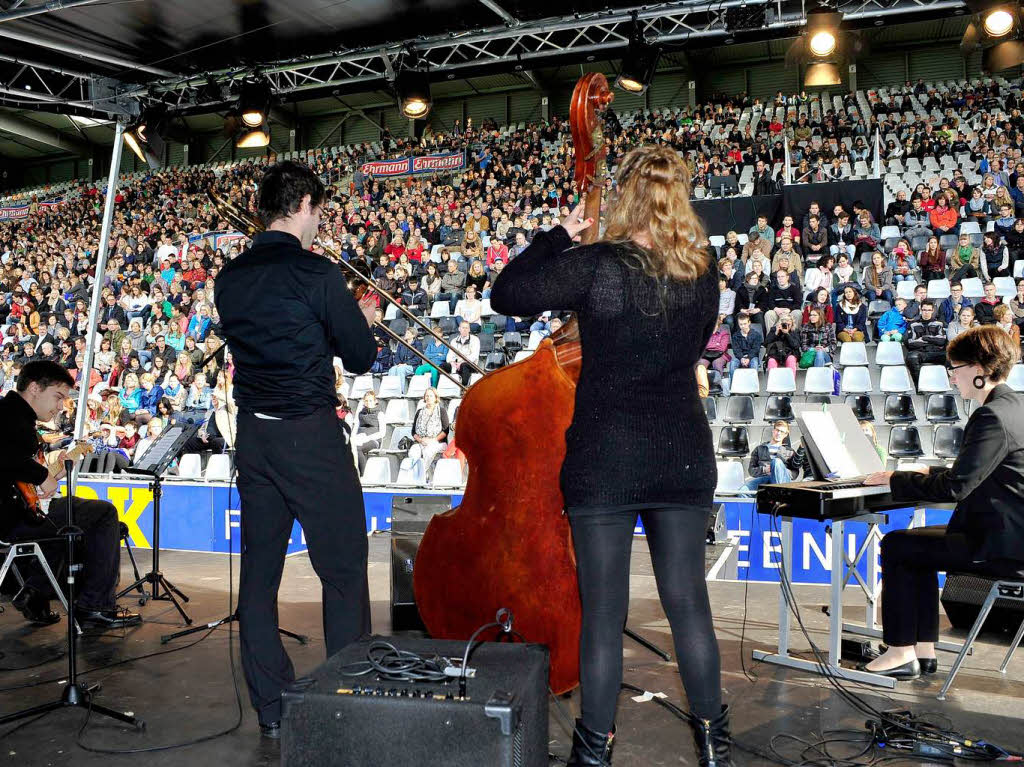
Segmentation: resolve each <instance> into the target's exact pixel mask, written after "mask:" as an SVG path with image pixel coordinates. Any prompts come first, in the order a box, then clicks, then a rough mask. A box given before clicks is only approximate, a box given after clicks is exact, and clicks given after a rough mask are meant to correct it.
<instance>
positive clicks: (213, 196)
mask: <svg viewBox="0 0 1024 767" xmlns="http://www.w3.org/2000/svg"><path fill="white" fill-rule="evenodd" d="M207 195H208V196H209V198H210V201H211V202H212V203H213V206H214V208H216V209H217V212H218V213H219V214H220V215H221V216H222V217H224V218H225V219H227V220H228V221H229V222H230V223H231V224H232V225H233V226H235V227H236V228H237V229H238V230H239V231H240V232H242V233H243V234H245V235H247V236H249V237H252V236H253V235H255V234H257V233H259V232H262V231H263V230H264V229H265V227H264V226H263V224H262V223H261V222H260V221H258V220H257V219H256V218H254V217H253V216H252V215H250V214H249V213H248V212H246V211H243V210H239V208H238V207H237V206H236V205H235V204H234V203H233V202H231V201H230V200H228V199H226V198H224V197H221V196H220V195H219V194H218V193H217V192H214V191H213V190H208V191H207ZM316 242H317V244H318V245H319V246H320V247H321V248H322V249H323V250H324V252H325V253H327V255H328V256H330V257H331V258H332V259H333V260H334V261H335V262H336V263H337V264H338V266H339V267H341V268H342V270H343V271H346V272H348V273H349V275H351V276H352V277H355V278H356V279H358V280H359V281H360V282H361V283H362V286H355V287H354V288H353V283H352V281H351V280H350V281H349V288H350V289H352V294H353V295H354V296H355V297H356V300H359V299H360V298H362V296H364V295H365V294H366V291H367V290H373V291H374V293H376V294H377V295H378V296H380V297H381V298H383V299H384V300H385V301H387V302H388V303H389V304H391V305H392V306H394V307H395V308H396V309H397V310H398V311H399V312H401V313H402V314H403V315H405V318H406V319H407V320H409V321H410V322H412V323H414V324H415V325H417V326H418V327H420V328H422V329H423V330H425V331H426V332H427V333H429V334H430V335H433V336H435V337H436V338H438V339H439V340H440V341H441V343H442V344H443V345H444V347H445V348H446V349H448V350H449V351H451V352H452V353H454V354H455V355H456V356H457V357H459V358H460V359H462V361H463V364H466V365H469V367H470V369H472V370H473V372H475V373H480V374H481V375H483V373H484V370H483V369H482V368H481V367H480V366H479V365H478V364H477V363H476V361H475V360H471V359H469V358H468V357H467V356H466V355H464V354H463V353H462V352H460V351H459V350H458V349H456V348H455V347H454V346H452V345H451V344H450V343H448V342H447V341H446V340H445V339H444V337H443V336H442V335H440V334H435V333H434V330H433V329H432V328H430V326H428V325H427V324H426V323H425V322H423V320H422V319H420V318H419V317H417V316H416V315H415V314H413V313H412V312H410V311H409V310H408V309H406V308H405V307H404V306H403V305H402V304H401V302H400V301H398V300H396V299H395V298H394V297H392V296H391V295H389V294H388V293H387V292H386V291H383V290H381V289H380V288H378V287H377V284H376V282H374V280H373V278H371V277H368V276H367V275H365V274H363V273H362V272H361V271H359V270H358V269H357V268H356V267H355V266H353V265H352V264H350V263H349V262H348V261H346V260H345V259H343V258H342V257H341V256H340V255H339V254H338V253H337V252H336V251H335V250H334V249H333V248H330V247H328V246H327V245H325V244H324V243H323V241H322V240H319V239H318V240H317V241H316ZM372 327H374V328H377V329H378V330H380V331H381V332H382V333H384V335H385V336H387V337H388V338H390V339H391V340H392V341H395V342H396V343H398V344H400V345H402V346H404V347H405V348H406V349H408V350H409V351H411V352H412V353H413V354H415V355H416V356H417V357H419V358H420V359H421V360H422V361H423V362H425V363H426V364H428V365H430V366H431V367H433V368H435V369H436V370H437V372H438V373H440V374H441V375H443V376H444V377H445V378H447V379H448V380H450V381H451V382H452V383H454V384H455V385H456V386H457V387H459V390H460V391H461V392H463V393H465V391H466V389H467V387H466V385H465V384H463V383H462V381H461V380H460V379H459V378H457V377H455V376H453V375H452V374H451V373H448V372H447V371H445V370H442V369H441V368H439V367H437V365H435V364H434V363H433V362H432V361H431V360H430V359H429V358H428V357H427V356H426V355H425V354H424V353H423V352H421V351H420V350H419V349H417V348H415V347H414V346H412V345H411V344H409V343H407V342H406V340H405V339H404V338H402V337H401V336H399V335H398V334H397V333H396V332H395V331H393V330H392V329H391V328H389V327H388V326H387V325H386V324H384V322H376V321H375V322H374V323H373V325H372Z"/></svg>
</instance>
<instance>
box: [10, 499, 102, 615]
mask: <svg viewBox="0 0 1024 767" xmlns="http://www.w3.org/2000/svg"><path fill="white" fill-rule="evenodd" d="M72 510H73V512H74V514H73V522H74V523H75V526H76V527H79V528H81V529H82V533H83V536H82V538H80V539H79V540H78V541H77V542H76V544H75V556H76V558H77V559H78V561H79V562H80V563H82V565H83V567H82V570H81V572H80V573H79V574H78V576H77V577H76V578H75V583H76V594H75V603H76V605H77V606H78V607H79V608H80V609H82V610H89V611H92V610H112V609H113V608H114V593H115V592H116V591H117V582H118V580H119V579H120V576H121V524H120V522H119V521H118V518H117V509H115V508H114V505H113V504H111V503H108V502H107V501H92V500H86V499H84V498H75V499H74V504H73V506H72ZM67 523H68V499H67V498H54V499H53V500H52V501H50V509H49V513H48V514H47V522H44V523H42V524H38V525H33V524H19V525H17V526H16V527H14V528H13V529H12V530H11V531H10V532H9V533H8V537H9V539H10V540H12V541H27V540H33V539H37V538H48V537H52V536H55V535H56V534H57V532H58V530H60V528H62V527H64V526H65V525H67ZM41 545H42V548H43V555H44V556H45V557H46V561H47V562H48V563H49V565H50V569H51V570H53V574H54V575H55V576H57V580H58V583H60V585H61V587H62V588H63V586H64V583H65V581H64V577H63V575H62V574H61V572H62V571H63V569H64V567H65V565H66V564H67V562H66V560H67V544H66V543H65V542H64V540H63V539H60V540H55V541H47V542H46V543H43V544H41ZM21 561H22V562H27V561H28V560H21ZM19 566H20V567H23V568H24V570H23V571H22V572H23V573H24V575H25V583H26V584H27V585H28V586H30V587H31V588H34V589H36V590H37V591H39V592H41V593H43V594H45V595H48V596H50V597H56V596H57V595H56V594H54V593H53V587H52V586H51V585H50V581H49V580H48V579H47V578H46V575H45V573H43V570H42V568H41V567H39V566H38V565H31V566H28V567H26V566H25V565H24V564H20V565H19Z"/></svg>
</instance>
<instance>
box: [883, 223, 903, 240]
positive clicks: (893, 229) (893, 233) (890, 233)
mask: <svg viewBox="0 0 1024 767" xmlns="http://www.w3.org/2000/svg"><path fill="white" fill-rule="evenodd" d="M881 234H882V239H883V240H888V239H889V238H890V237H899V236H900V228H899V227H898V226H883V227H882V232H881Z"/></svg>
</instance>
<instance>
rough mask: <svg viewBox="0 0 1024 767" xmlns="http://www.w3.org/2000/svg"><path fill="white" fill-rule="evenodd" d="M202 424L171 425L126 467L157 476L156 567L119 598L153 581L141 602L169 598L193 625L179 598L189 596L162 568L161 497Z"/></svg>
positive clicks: (151, 485) (185, 599) (152, 486)
mask: <svg viewBox="0 0 1024 767" xmlns="http://www.w3.org/2000/svg"><path fill="white" fill-rule="evenodd" d="M201 425H202V423H192V422H184V423H175V424H174V425H173V426H170V427H168V429H167V431H165V432H163V433H162V434H161V435H160V436H159V437H158V438H157V439H156V440H154V441H153V443H152V444H151V445H150V446H149V448H148V449H147V450H146V452H145V453H144V454H143V455H142V456H140V457H138V458H136V460H135V463H134V464H133V465H132V466H130V467H128V468H127V469H126V471H127V472H129V473H131V474H145V475H146V476H148V477H152V478H153V479H152V482H150V483H149V489H150V490H151V491H152V492H153V568H152V569H151V570H150V571H149V572H148V573H146V574H145V575H143V576H142V577H141V578H139V579H138V580H137V581H135V582H134V583H133V584H131V585H130V586H128V587H127V588H124V589H122V590H121V591H120V593H118V595H117V598H118V599H120V598H121V597H123V596H124V595H125V594H127V593H128V592H129V591H134V590H135V589H137V588H139V587H141V586H143V585H145V584H147V583H149V584H151V585H152V593H151V594H150V595H149V596H147V595H146V593H145V590H143V594H142V596H141V597H139V604H140V605H144V604H146V602H147V601H148V600H150V599H166V600H169V601H170V602H171V603H172V604H173V605H174V606H175V607H176V608H177V610H178V612H179V613H180V614H181V617H182V619H183V620H184V621H185V625H186V626H191V625H192V619H191V618H190V617H189V616H188V613H186V612H185V609H184V608H183V607H182V606H181V602H179V601H178V599H181V601H182V602H188V597H187V596H185V594H183V593H182V592H181V591H180V590H179V589H178V588H177V587H176V586H175V585H174V584H173V583H171V582H170V581H169V580H167V578H166V577H164V574H163V573H162V572H160V497H161V496H162V495H163V488H162V487H161V482H162V476H163V473H164V472H165V471H166V470H167V467H168V466H170V465H171V463H172V462H173V461H174V459H175V458H176V457H177V456H178V453H180V452H181V451H182V449H183V448H184V447H185V443H186V442H188V441H189V439H191V438H192V437H194V436H195V435H196V432H198V431H199V427H200V426H201ZM175 597H177V598H175Z"/></svg>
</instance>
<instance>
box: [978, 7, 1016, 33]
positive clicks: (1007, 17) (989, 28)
mask: <svg viewBox="0 0 1024 767" xmlns="http://www.w3.org/2000/svg"><path fill="white" fill-rule="evenodd" d="M1015 20H1016V19H1015V17H1014V15H1013V14H1012V13H1010V12H1009V11H1008V10H1006V9H1005V8H996V9H995V10H993V11H989V13H988V14H987V15H986V16H985V19H984V22H983V26H984V29H985V33H986V34H988V35H989V36H990V37H1003V36H1004V35H1007V34H1009V33H1010V30H1012V29H1013V24H1014V21H1015Z"/></svg>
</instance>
